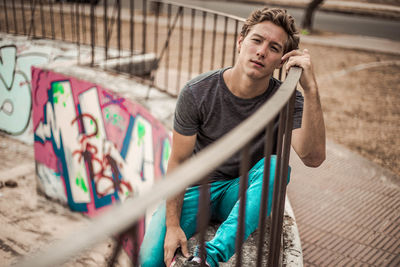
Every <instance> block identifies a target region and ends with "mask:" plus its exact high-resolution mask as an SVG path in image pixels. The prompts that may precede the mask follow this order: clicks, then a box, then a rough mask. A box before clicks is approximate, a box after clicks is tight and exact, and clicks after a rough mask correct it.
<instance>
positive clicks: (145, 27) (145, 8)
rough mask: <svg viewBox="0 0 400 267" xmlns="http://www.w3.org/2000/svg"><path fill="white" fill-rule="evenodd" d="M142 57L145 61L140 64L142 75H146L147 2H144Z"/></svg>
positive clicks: (144, 0)
mask: <svg viewBox="0 0 400 267" xmlns="http://www.w3.org/2000/svg"><path fill="white" fill-rule="evenodd" d="M142 27H143V28H142V38H143V39H142V55H143V59H142V64H140V66H141V73H142V74H144V73H145V58H144V56H145V54H146V44H147V40H146V37H147V0H143V24H142Z"/></svg>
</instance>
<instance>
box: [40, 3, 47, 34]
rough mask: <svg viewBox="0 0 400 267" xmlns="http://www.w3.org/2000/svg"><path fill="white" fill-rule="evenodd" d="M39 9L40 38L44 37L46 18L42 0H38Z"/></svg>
mask: <svg viewBox="0 0 400 267" xmlns="http://www.w3.org/2000/svg"><path fill="white" fill-rule="evenodd" d="M39 10H40V19H41V22H42V38H46V20H45V17H44V12H43V3H42V0H39Z"/></svg>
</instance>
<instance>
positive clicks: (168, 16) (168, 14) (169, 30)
mask: <svg viewBox="0 0 400 267" xmlns="http://www.w3.org/2000/svg"><path fill="white" fill-rule="evenodd" d="M171 9H172V6H171V4H168V8H167V29H168V34H167V42H168V43H167V47H166V48H167V51H166V55H165V72H164V73H165V75H164V84H165V86H164V88H166V90H168V83H169V81H168V76H169V48H170V45H169V41H170V34H171V33H172V31H171V28H172V27H171V12H172V10H171Z"/></svg>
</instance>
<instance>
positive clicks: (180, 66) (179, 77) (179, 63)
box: [176, 7, 184, 94]
mask: <svg viewBox="0 0 400 267" xmlns="http://www.w3.org/2000/svg"><path fill="white" fill-rule="evenodd" d="M179 13H180V16H181V22H180V27H179V49H178V53H179V55H178V77H177V82H176V94H178V93H179V90H180V87H181V72H182V54H183V17H184V14H183V7H179Z"/></svg>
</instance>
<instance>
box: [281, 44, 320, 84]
mask: <svg viewBox="0 0 400 267" xmlns="http://www.w3.org/2000/svg"><path fill="white" fill-rule="evenodd" d="M286 60H287V63H286V71H289V69H290V68H291V67H300V68H302V69H303V72H302V75H301V77H300V85H301V87H302V88H303V89H304V90H305V91H308V90H314V89H316V87H317V82H316V79H315V75H314V69H313V65H312V62H311V57H310V53H309V52H308V50H307V49H304V50H303V51H301V50H293V51H291V52H289V53H286V54H285V55H284V56H283V57H282V61H286Z"/></svg>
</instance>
